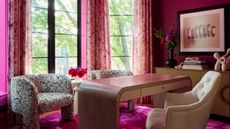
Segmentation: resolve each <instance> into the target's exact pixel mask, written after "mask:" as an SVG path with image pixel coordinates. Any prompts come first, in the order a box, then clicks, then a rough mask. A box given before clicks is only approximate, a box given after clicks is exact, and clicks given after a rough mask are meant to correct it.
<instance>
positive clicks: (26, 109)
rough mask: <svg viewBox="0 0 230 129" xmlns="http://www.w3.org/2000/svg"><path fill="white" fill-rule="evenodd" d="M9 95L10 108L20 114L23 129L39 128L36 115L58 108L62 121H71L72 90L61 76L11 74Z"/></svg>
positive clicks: (69, 83)
mask: <svg viewBox="0 0 230 129" xmlns="http://www.w3.org/2000/svg"><path fill="white" fill-rule="evenodd" d="M10 94H11V105H12V110H13V111H14V112H15V113H18V114H20V115H22V116H23V128H24V129H39V114H42V113H45V112H49V111H53V110H57V109H60V108H61V116H62V119H63V120H73V90H72V87H71V81H70V79H69V78H68V77H67V76H65V75H57V74H40V75H25V76H16V77H13V78H12V79H11V88H10Z"/></svg>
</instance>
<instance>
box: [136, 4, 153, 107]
mask: <svg viewBox="0 0 230 129" xmlns="http://www.w3.org/2000/svg"><path fill="white" fill-rule="evenodd" d="M152 27H153V26H152V0H134V20H133V28H134V29H133V73H134V74H143V73H152V72H153V51H152V49H153V45H152V44H153V43H152V42H153V41H152V38H153V37H152V35H153V31H152ZM137 103H142V104H152V103H153V98H152V96H146V97H142V98H141V99H138V100H137Z"/></svg>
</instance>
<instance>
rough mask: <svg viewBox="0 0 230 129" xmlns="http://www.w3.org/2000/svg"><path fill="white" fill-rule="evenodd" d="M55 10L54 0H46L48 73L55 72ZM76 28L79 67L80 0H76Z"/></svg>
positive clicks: (78, 64)
mask: <svg viewBox="0 0 230 129" xmlns="http://www.w3.org/2000/svg"><path fill="white" fill-rule="evenodd" d="M55 11H56V10H55V0H48V8H47V17H48V21H47V22H48V35H47V37H48V41H47V43H48V59H47V61H48V62H47V63H48V71H47V72H48V73H55V59H56V56H55V35H56V34H57V33H55ZM77 30H78V31H77V67H81V0H77ZM32 58H46V57H32Z"/></svg>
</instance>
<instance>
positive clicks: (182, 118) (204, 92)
mask: <svg viewBox="0 0 230 129" xmlns="http://www.w3.org/2000/svg"><path fill="white" fill-rule="evenodd" d="M220 78H221V75H220V73H219V72H215V71H209V72H207V73H206V74H205V75H204V76H203V78H202V79H201V80H200V82H199V83H198V84H197V85H196V86H195V87H194V88H193V89H192V90H191V91H189V92H186V93H167V94H166V96H165V105H164V109H160V108H155V109H153V110H152V111H151V112H150V113H149V114H148V117H147V121H146V129H205V128H206V124H207V122H208V118H209V115H210V112H211V109H212V105H213V103H214V100H215V96H216V94H217V92H218V89H219V88H218V86H219V84H220Z"/></svg>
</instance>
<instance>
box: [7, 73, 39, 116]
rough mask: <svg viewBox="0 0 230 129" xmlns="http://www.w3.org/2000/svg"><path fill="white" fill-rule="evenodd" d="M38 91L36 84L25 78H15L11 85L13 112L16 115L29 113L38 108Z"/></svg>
mask: <svg viewBox="0 0 230 129" xmlns="http://www.w3.org/2000/svg"><path fill="white" fill-rule="evenodd" d="M37 95H38V90H37V88H36V86H35V85H34V83H33V82H32V81H30V80H28V79H27V78H26V77H24V76H18V77H13V78H12V79H11V85H10V100H11V106H12V110H13V111H14V112H16V113H21V114H24V113H27V112H28V111H31V110H34V108H35V107H38V106H37V105H38V97H37Z"/></svg>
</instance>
